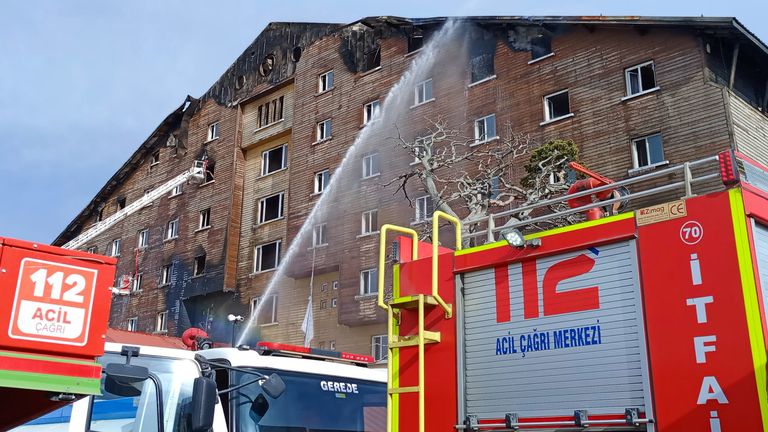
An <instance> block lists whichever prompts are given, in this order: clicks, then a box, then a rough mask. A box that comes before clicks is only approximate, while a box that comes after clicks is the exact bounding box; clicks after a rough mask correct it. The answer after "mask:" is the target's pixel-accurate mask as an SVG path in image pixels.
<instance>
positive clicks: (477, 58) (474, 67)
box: [469, 35, 496, 83]
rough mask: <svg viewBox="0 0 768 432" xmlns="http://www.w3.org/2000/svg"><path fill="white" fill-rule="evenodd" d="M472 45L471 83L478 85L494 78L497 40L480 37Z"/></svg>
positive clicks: (470, 60)
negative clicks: (477, 83)
mask: <svg viewBox="0 0 768 432" xmlns="http://www.w3.org/2000/svg"><path fill="white" fill-rule="evenodd" d="M478 36H479V37H476V38H474V39H473V40H472V43H471V44H470V47H469V51H470V59H469V82H470V83H476V82H479V81H483V80H485V79H488V78H491V77H493V76H494V75H495V74H496V72H495V69H494V64H493V60H494V58H493V57H494V54H496V38H495V37H490V35H478Z"/></svg>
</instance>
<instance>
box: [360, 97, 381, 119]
mask: <svg viewBox="0 0 768 432" xmlns="http://www.w3.org/2000/svg"><path fill="white" fill-rule="evenodd" d="M368 107H371V108H370V110H369V109H368ZM380 113H381V102H379V100H378V99H376V100H372V101H370V102H368V103H367V104H365V105H363V124H364V125H366V124H368V123H370V122H371V121H375V120H378V115H379V114H380Z"/></svg>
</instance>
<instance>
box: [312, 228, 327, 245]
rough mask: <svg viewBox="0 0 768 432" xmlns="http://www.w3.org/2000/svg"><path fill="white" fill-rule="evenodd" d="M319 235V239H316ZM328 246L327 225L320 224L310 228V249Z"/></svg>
mask: <svg viewBox="0 0 768 432" xmlns="http://www.w3.org/2000/svg"><path fill="white" fill-rule="evenodd" d="M318 235H319V237H320V238H319V239H318ZM323 246H328V224H327V223H321V224H317V225H315V226H313V227H312V247H313V248H316V247H323Z"/></svg>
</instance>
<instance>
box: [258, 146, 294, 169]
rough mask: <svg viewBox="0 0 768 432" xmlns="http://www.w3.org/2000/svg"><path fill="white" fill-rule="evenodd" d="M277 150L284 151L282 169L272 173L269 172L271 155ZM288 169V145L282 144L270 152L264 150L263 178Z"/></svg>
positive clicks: (262, 159)
mask: <svg viewBox="0 0 768 432" xmlns="http://www.w3.org/2000/svg"><path fill="white" fill-rule="evenodd" d="M276 150H282V152H283V154H282V158H281V161H280V168H277V169H275V170H272V171H268V169H269V162H268V161H269V154H270V153H272V152H273V151H276ZM286 168H288V144H282V145H279V146H277V147H273V148H271V149H269V150H264V151H263V152H261V176H262V177H265V176H268V175H270V174H274V173H276V172H280V171H283V170H284V169H286Z"/></svg>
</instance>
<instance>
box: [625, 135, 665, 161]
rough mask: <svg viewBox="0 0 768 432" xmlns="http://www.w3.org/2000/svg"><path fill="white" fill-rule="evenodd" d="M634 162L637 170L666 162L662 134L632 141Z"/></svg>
mask: <svg viewBox="0 0 768 432" xmlns="http://www.w3.org/2000/svg"><path fill="white" fill-rule="evenodd" d="M632 162H633V164H634V166H635V168H640V167H645V166H653V165H656V164H660V163H663V162H666V161H665V160H664V147H663V146H662V143H661V134H654V135H648V136H645V137H642V138H637V139H634V140H632Z"/></svg>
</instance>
